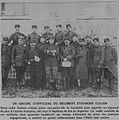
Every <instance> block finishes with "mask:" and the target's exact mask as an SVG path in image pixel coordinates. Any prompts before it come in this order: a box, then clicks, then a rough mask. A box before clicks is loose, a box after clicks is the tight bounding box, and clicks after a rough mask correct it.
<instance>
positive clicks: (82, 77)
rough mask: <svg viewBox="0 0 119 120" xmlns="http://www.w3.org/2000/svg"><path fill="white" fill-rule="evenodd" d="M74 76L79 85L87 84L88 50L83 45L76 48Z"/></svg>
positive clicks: (84, 85)
mask: <svg viewBox="0 0 119 120" xmlns="http://www.w3.org/2000/svg"><path fill="white" fill-rule="evenodd" d="M76 61H77V64H76V77H77V81H78V83H79V84H80V86H81V87H86V86H87V85H88V50H87V48H86V47H85V46H84V45H83V46H81V45H79V46H78V47H77V49H76Z"/></svg>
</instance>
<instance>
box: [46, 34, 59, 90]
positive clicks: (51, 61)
mask: <svg viewBox="0 0 119 120" xmlns="http://www.w3.org/2000/svg"><path fill="white" fill-rule="evenodd" d="M44 52H45V57H46V58H45V70H46V80H47V88H48V89H57V85H58V60H59V47H58V46H56V45H55V44H54V36H52V35H51V36H50V38H49V44H48V45H47V46H46V48H45V51H44Z"/></svg>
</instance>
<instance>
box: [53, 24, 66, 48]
mask: <svg viewBox="0 0 119 120" xmlns="http://www.w3.org/2000/svg"><path fill="white" fill-rule="evenodd" d="M56 28H57V29H56V31H57V32H56V33H55V44H56V45H58V46H61V45H62V44H63V40H64V32H63V31H62V25H61V24H58V25H56Z"/></svg>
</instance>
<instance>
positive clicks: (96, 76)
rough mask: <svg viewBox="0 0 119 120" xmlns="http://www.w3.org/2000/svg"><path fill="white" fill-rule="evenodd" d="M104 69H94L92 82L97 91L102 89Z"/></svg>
mask: <svg viewBox="0 0 119 120" xmlns="http://www.w3.org/2000/svg"><path fill="white" fill-rule="evenodd" d="M102 70H103V69H102V68H98V67H97V68H93V72H92V81H93V84H94V85H95V87H96V88H97V89H100V87H101V76H102Z"/></svg>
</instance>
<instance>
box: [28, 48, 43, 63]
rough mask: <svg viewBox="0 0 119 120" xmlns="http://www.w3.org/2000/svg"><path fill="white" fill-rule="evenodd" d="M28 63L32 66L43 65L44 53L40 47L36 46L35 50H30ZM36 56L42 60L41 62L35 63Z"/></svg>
mask: <svg viewBox="0 0 119 120" xmlns="http://www.w3.org/2000/svg"><path fill="white" fill-rule="evenodd" d="M27 50H28V52H27V53H28V57H27V58H28V61H29V62H30V63H31V65H42V62H43V51H42V50H41V49H39V48H38V46H35V48H34V49H31V47H30V48H28V49H27ZM35 56H37V57H39V58H40V61H39V62H36V61H35Z"/></svg>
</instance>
